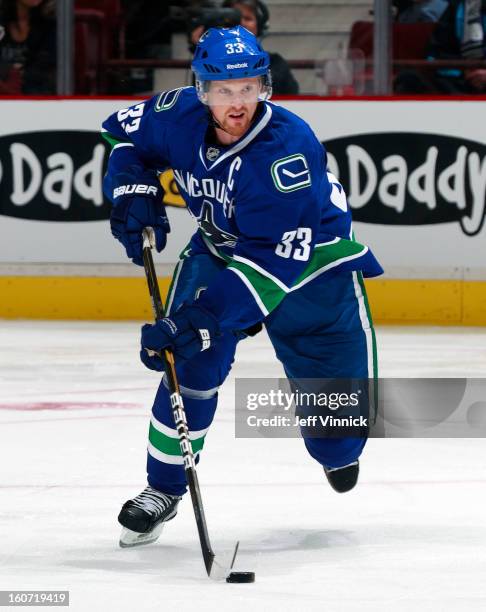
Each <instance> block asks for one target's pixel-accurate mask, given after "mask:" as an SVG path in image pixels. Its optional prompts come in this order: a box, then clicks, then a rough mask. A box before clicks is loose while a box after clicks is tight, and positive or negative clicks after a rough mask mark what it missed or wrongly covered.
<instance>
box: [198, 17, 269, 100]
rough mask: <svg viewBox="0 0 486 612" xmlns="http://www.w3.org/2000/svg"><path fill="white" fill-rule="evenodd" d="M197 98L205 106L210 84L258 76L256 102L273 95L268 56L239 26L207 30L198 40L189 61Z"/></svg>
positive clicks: (256, 40)
mask: <svg viewBox="0 0 486 612" xmlns="http://www.w3.org/2000/svg"><path fill="white" fill-rule="evenodd" d="M191 67H192V70H193V72H194V75H195V78H196V88H197V91H198V95H199V99H200V100H201V101H202V102H204V103H205V104H207V103H208V96H207V92H208V89H209V84H210V82H211V81H229V80H231V79H233V80H236V79H247V78H253V77H261V87H260V88H259V89H258V95H257V96H256V99H257V100H267V99H268V98H269V97H270V96H271V93H272V84H271V76H270V57H269V55H268V53H267V52H266V51H264V50H263V48H262V46H261V45H260V43H259V42H258V39H257V38H256V36H254V35H253V34H252V33H251V32H249V31H248V30H247V29H246V28H244V27H242V26H235V27H232V28H210V29H209V30H207V31H206V32H204V34H203V35H202V36H201V38H200V39H199V42H198V44H197V47H196V51H195V53H194V58H193V60H192V65H191Z"/></svg>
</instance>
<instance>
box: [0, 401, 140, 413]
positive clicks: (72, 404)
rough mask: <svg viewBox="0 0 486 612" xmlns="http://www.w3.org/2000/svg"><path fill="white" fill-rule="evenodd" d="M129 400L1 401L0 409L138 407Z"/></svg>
mask: <svg viewBox="0 0 486 612" xmlns="http://www.w3.org/2000/svg"><path fill="white" fill-rule="evenodd" d="M139 407H140V405H139V404H133V403H130V402H24V403H22V404H16V403H14V402H12V403H3V404H0V410H19V411H26V410H85V409H93V408H139Z"/></svg>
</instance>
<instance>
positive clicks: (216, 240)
mask: <svg viewBox="0 0 486 612" xmlns="http://www.w3.org/2000/svg"><path fill="white" fill-rule="evenodd" d="M197 220H198V223H199V227H200V228H201V230H202V231H203V232H204V234H205V235H206V236H207V237H208V238H209V240H211V242H212V243H213V244H214V246H217V247H222V246H226V247H231V248H234V247H235V246H236V236H233V234H230V233H229V232H224V231H223V230H222V229H221V228H220V227H218V226H217V225H216V222H215V221H214V210H213V205H212V204H211V202H209V201H208V200H203V204H202V208H201V213H200V214H199V217H198V218H197Z"/></svg>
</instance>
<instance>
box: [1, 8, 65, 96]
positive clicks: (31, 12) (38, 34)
mask: <svg viewBox="0 0 486 612" xmlns="http://www.w3.org/2000/svg"><path fill="white" fill-rule="evenodd" d="M54 4H55V3H54V1H53V0H3V1H2V3H1V4H0V94H4V95H5V94H10V95H18V94H21V93H24V94H53V93H55V91H56V21H55V14H54V13H55V10H54V9H55V6H54Z"/></svg>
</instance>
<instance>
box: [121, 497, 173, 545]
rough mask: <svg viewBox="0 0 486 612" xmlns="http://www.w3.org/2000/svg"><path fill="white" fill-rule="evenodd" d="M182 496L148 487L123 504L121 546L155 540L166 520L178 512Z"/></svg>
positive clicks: (147, 542)
mask: <svg viewBox="0 0 486 612" xmlns="http://www.w3.org/2000/svg"><path fill="white" fill-rule="evenodd" d="M180 500H181V498H180V497H177V496H176V495H168V494H167V493H162V491H158V490H157V489H153V488H152V487H150V486H149V487H146V488H145V489H144V490H143V491H142V492H141V493H140V495H137V497H134V498H133V499H129V500H128V501H127V502H125V503H124V504H123V507H122V509H121V512H120V514H119V515H118V522H119V523H120V525H121V526H122V527H123V530H122V533H121V536H120V546H121V547H122V548H128V547H130V546H140V545H141V544H151V543H152V542H155V540H157V538H158V537H159V535H160V534H161V532H162V528H163V526H164V523H165V522H166V521H170V520H171V519H173V518H174V516H175V515H176V514H177V506H178V504H179V502H180Z"/></svg>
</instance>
